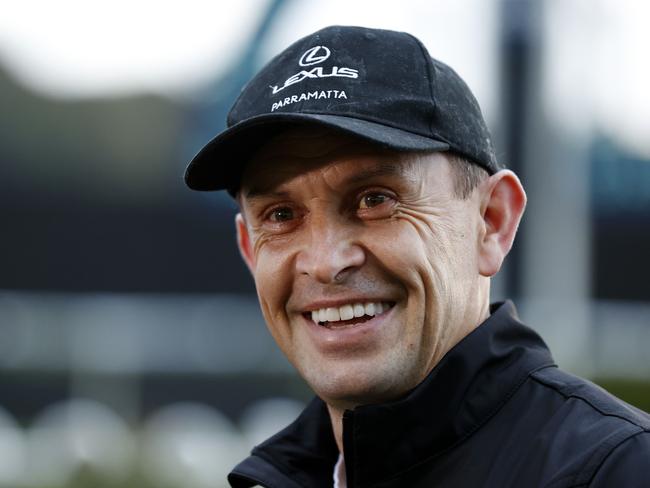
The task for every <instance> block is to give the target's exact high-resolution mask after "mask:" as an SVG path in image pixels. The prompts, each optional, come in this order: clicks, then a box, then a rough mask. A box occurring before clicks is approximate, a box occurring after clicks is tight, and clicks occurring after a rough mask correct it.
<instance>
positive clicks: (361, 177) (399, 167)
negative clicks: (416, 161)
mask: <svg viewBox="0 0 650 488" xmlns="http://www.w3.org/2000/svg"><path fill="white" fill-rule="evenodd" d="M409 167H410V165H409V164H407V163H405V162H385V163H379V164H378V165H377V166H375V167H373V168H368V169H364V170H361V171H359V172H358V173H355V174H354V175H352V176H350V177H349V178H347V179H346V180H345V181H344V183H347V184H357V183H363V182H365V181H367V180H371V179H373V178H378V177H380V176H399V177H400V178H403V179H405V180H407V181H415V178H414V177H413V175H412V173H411V172H410V171H408V169H409Z"/></svg>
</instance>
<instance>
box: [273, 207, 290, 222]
mask: <svg viewBox="0 0 650 488" xmlns="http://www.w3.org/2000/svg"><path fill="white" fill-rule="evenodd" d="M269 219H270V220H271V221H272V222H286V221H287V220H291V219H293V210H291V209H290V208H289V207H278V208H274V209H273V210H271V212H270V213H269Z"/></svg>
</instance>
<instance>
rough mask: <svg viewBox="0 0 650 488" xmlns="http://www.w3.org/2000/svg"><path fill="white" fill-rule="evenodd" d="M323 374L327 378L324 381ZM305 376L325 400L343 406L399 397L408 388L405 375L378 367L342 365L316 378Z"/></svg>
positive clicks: (366, 403)
mask: <svg viewBox="0 0 650 488" xmlns="http://www.w3.org/2000/svg"><path fill="white" fill-rule="evenodd" d="M366 368H368V366H367V365H366ZM392 373H394V372H392ZM395 376H397V378H394V377H395ZM324 378H326V381H323V380H324ZM305 380H306V381H307V383H309V385H310V386H311V387H312V389H313V390H314V392H315V393H316V394H317V395H318V396H319V397H320V398H321V399H322V400H323V401H325V402H326V403H328V404H330V405H333V406H336V405H340V406H343V407H344V408H353V407H355V406H358V405H370V404H376V403H382V402H385V401H388V400H392V399H396V398H398V397H400V396H402V395H403V394H404V393H406V391H408V390H407V389H406V388H405V387H406V384H405V381H404V377H403V376H400V375H394V374H386V372H383V371H381V370H380V369H378V368H368V371H367V372H365V374H364V372H363V371H359V370H356V371H353V372H352V373H351V372H350V368H341V371H340V372H339V374H332V371H329V372H327V373H322V375H320V376H319V377H318V378H316V379H314V381H312V379H310V378H307V377H305Z"/></svg>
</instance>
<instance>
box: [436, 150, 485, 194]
mask: <svg viewBox="0 0 650 488" xmlns="http://www.w3.org/2000/svg"><path fill="white" fill-rule="evenodd" d="M445 155H446V156H447V160H448V161H449V166H450V168H451V176H452V178H453V179H454V193H455V195H456V197H457V198H459V199H461V200H465V199H467V198H469V196H470V195H471V194H472V192H473V191H474V189H475V188H476V187H477V186H478V185H479V184H480V183H481V182H482V181H483V180H485V179H486V178H487V177H488V176H489V174H488V172H487V170H486V169H485V168H483V167H482V166H479V165H478V164H476V163H473V162H472V161H470V160H469V159H467V158H466V157H464V156H461V155H460V154H457V153H455V152H447V153H445Z"/></svg>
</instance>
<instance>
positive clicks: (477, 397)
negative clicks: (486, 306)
mask: <svg viewBox="0 0 650 488" xmlns="http://www.w3.org/2000/svg"><path fill="white" fill-rule="evenodd" d="M491 312H492V314H491V315H490V317H489V318H488V319H487V320H486V321H485V322H483V323H482V324H481V325H480V326H478V327H477V328H476V329H475V330H474V331H473V332H472V333H470V334H469V335H467V336H466V337H465V338H464V339H463V340H461V341H460V342H459V343H458V344H457V345H456V346H454V347H453V348H452V349H451V350H450V351H449V352H448V353H447V354H446V355H445V356H444V357H443V358H442V360H441V361H440V362H439V363H438V364H437V365H436V367H435V368H434V369H433V370H432V371H431V373H430V374H429V375H428V376H427V378H426V379H425V380H424V381H423V382H422V383H421V384H420V385H418V386H417V387H416V388H415V389H414V390H412V391H411V392H410V393H408V394H407V395H406V396H405V397H404V398H402V399H400V400H397V401H394V402H390V403H384V404H379V405H366V406H361V407H357V408H355V409H354V410H351V411H346V412H345V414H344V417H343V445H344V451H345V462H346V470H347V477H348V486H368V485H373V484H374V483H378V482H380V481H382V480H386V479H390V478H392V477H395V476H397V475H399V474H400V473H402V472H404V471H407V470H408V469H410V468H411V467H413V466H414V465H416V464H418V463H421V462H423V461H425V460H428V459H430V458H432V457H435V456H437V455H439V454H441V453H442V452H444V451H446V450H448V449H450V448H452V447H453V446H454V445H456V444H458V443H461V442H462V441H463V440H464V439H465V438H467V437H468V436H470V435H471V434H472V433H473V432H474V431H475V430H476V429H478V428H479V427H480V426H481V425H482V424H483V423H484V422H486V421H487V420H488V419H489V418H490V417H491V416H492V415H494V414H495V413H496V412H497V411H498V410H499V408H501V406H502V405H503V404H504V403H505V402H506V401H507V400H508V399H509V398H510V396H512V394H513V393H514V392H515V391H516V390H517V388H518V387H519V386H520V385H521V384H522V383H523V381H524V380H525V379H526V378H527V377H528V375H529V374H530V373H531V372H533V371H535V370H537V369H540V368H542V367H546V366H549V365H552V364H553V359H552V357H551V355H550V352H549V350H548V348H547V347H546V345H545V344H544V342H543V341H542V339H541V338H540V337H539V336H538V335H537V334H536V333H535V332H534V331H533V330H531V329H529V328H528V327H526V326H524V325H523V324H521V322H520V321H519V318H518V317H517V312H516V310H515V307H514V305H513V304H512V303H511V302H510V301H507V302H505V303H503V304H497V305H493V306H492V307H491ZM337 455H338V451H337V448H336V444H335V442H334V438H333V435H332V429H331V425H330V421H329V416H328V412H327V408H326V406H325V404H324V403H323V402H322V401H321V400H319V399H317V398H316V399H314V400H313V401H312V402H311V403H310V404H309V405H308V407H307V408H306V409H305V411H304V412H303V413H302V414H301V415H300V417H298V419H297V420H296V421H295V422H294V423H293V424H291V425H290V426H289V427H287V428H286V429H284V430H283V431H281V432H280V433H278V434H277V435H275V436H274V437H272V438H271V439H269V440H268V441H266V442H265V443H263V444H261V445H260V446H258V447H256V448H255V449H254V450H253V452H252V457H251V458H249V459H248V460H247V461H244V462H243V463H241V464H240V465H239V466H238V467H237V468H236V469H235V471H234V473H237V472H238V473H240V474H244V473H245V472H246V471H249V472H250V469H252V468H253V467H254V466H255V461H253V458H258V460H257V461H258V462H259V461H260V459H259V458H261V459H262V460H264V461H265V462H268V463H271V464H272V465H273V466H275V467H276V468H277V469H278V470H279V471H280V472H281V473H284V474H286V475H287V476H289V479H292V480H294V481H296V482H297V483H298V485H302V486H323V485H326V484H327V483H329V486H331V483H332V470H333V467H334V463H335V462H336V459H337ZM378 460H381V462H377V461H378ZM247 463H248V464H247ZM258 481H260V480H258ZM242 486H246V485H242Z"/></svg>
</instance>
